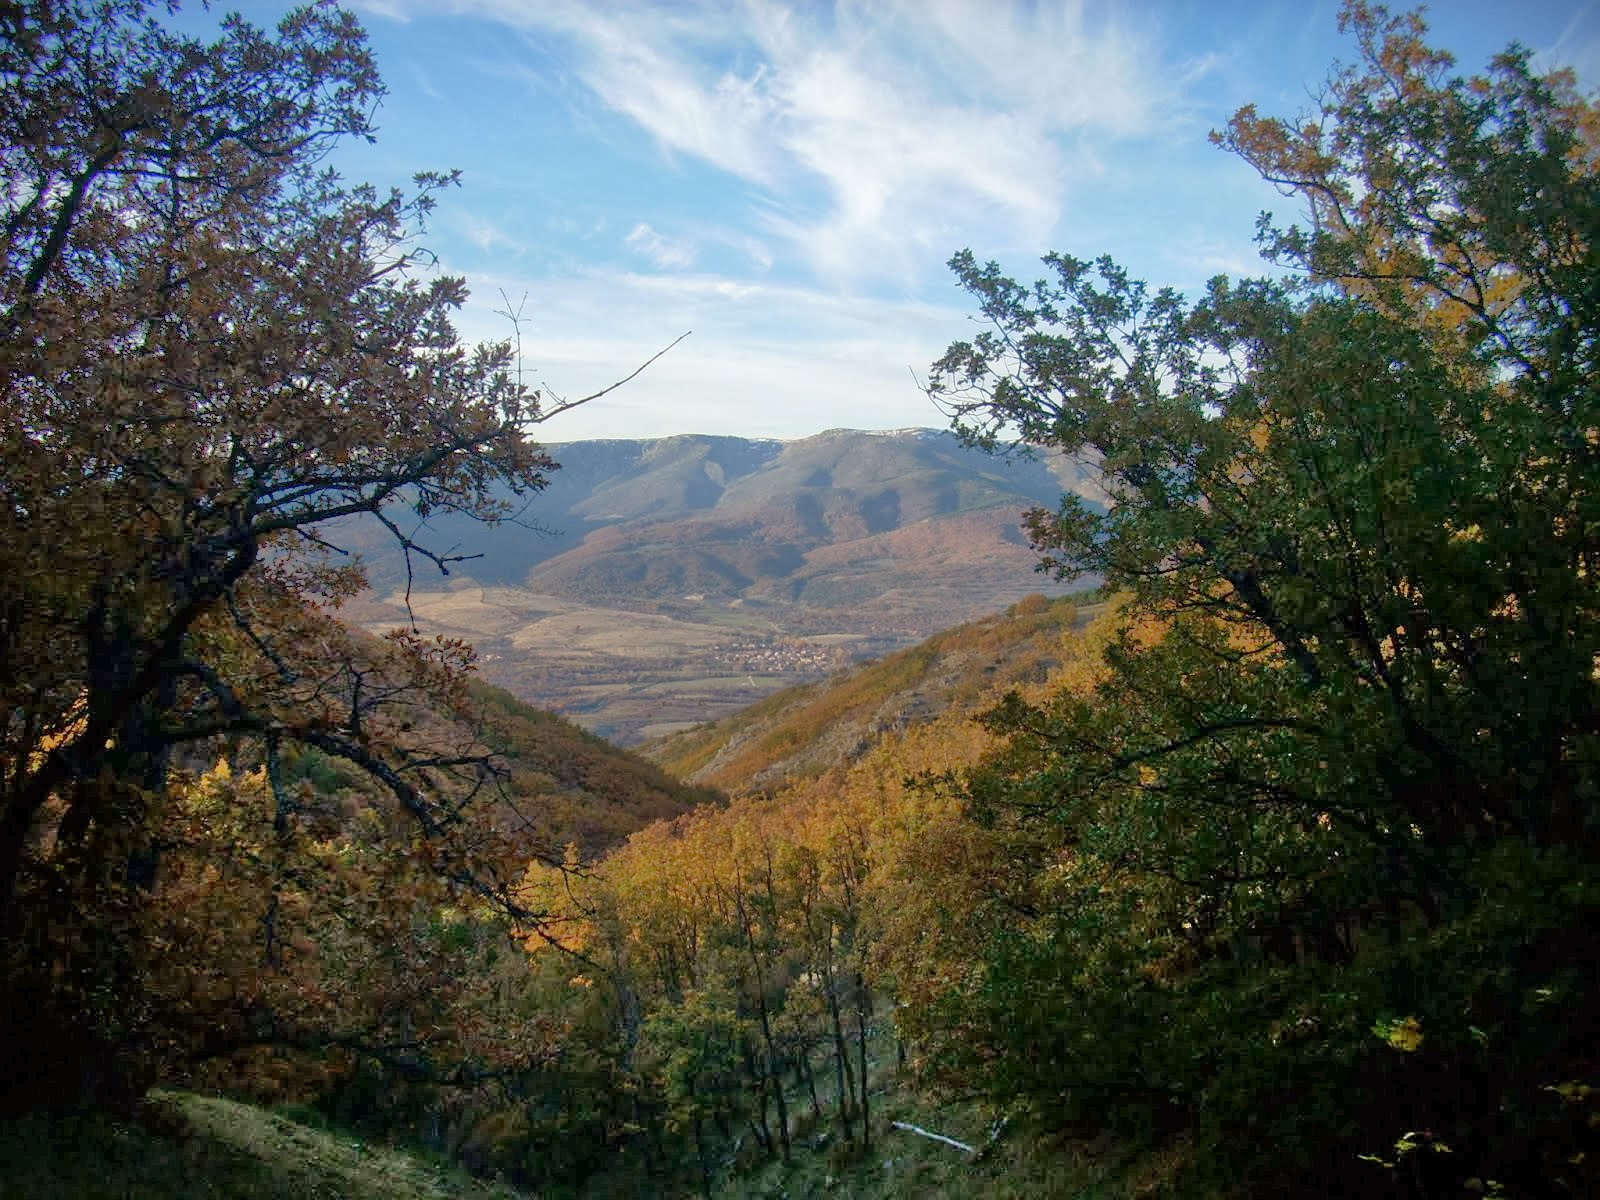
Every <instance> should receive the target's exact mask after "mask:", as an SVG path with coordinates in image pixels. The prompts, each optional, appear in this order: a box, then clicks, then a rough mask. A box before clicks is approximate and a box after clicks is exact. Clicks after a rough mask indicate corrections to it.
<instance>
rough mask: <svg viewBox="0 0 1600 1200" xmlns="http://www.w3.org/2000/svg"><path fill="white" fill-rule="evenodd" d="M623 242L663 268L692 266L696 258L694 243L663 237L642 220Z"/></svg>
mask: <svg viewBox="0 0 1600 1200" xmlns="http://www.w3.org/2000/svg"><path fill="white" fill-rule="evenodd" d="M622 244H623V245H625V246H627V247H628V249H629V250H632V251H633V252H634V253H635V254H637V255H640V256H641V257H643V258H646V259H648V260H649V261H650V262H652V263H654V264H655V265H656V266H658V267H660V268H662V269H663V270H666V269H669V268H673V267H687V266H691V265H692V264H693V263H694V260H695V254H696V249H695V246H694V243H692V242H685V241H676V240H674V239H672V238H666V237H662V236H661V234H659V233H657V232H656V231H655V230H654V229H652V228H651V227H650V226H649V225H648V224H646V223H644V222H642V221H641V222H640V223H639V224H637V225H635V226H634V227H633V228H632V229H631V230H630V231H629V232H628V236H627V237H625V238H623V239H622Z"/></svg>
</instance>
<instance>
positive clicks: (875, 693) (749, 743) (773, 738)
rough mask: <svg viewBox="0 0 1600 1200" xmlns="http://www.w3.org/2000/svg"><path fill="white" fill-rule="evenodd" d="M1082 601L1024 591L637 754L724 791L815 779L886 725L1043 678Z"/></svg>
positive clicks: (1086, 613)
mask: <svg viewBox="0 0 1600 1200" xmlns="http://www.w3.org/2000/svg"><path fill="white" fill-rule="evenodd" d="M1088 599H1089V597H1088V596H1087V595H1083V596H1068V597H1064V598H1062V599H1059V600H1053V601H1047V600H1045V599H1044V598H1043V597H1042V596H1035V597H1030V598H1029V599H1027V600H1024V601H1021V602H1019V603H1017V604H1014V605H1012V606H1011V608H1010V609H1008V610H1007V611H1006V612H1005V613H1003V614H1001V615H999V616H994V617H988V618H985V619H984V620H981V621H973V622H971V623H969V624H966V625H960V626H957V627H956V628H954V629H950V630H947V631H946V632H944V633H939V634H935V635H934V636H933V637H931V638H929V639H928V640H927V641H925V642H921V643H919V644H917V645H915V646H912V647H910V648H909V649H906V650H901V651H899V652H897V653H895V654H891V655H888V656H887V657H885V658H882V659H879V660H877V661H876V662H871V663H866V664H864V665H861V666H857V667H853V668H851V669H849V670H847V671H844V672H842V673H840V674H838V675H836V676H834V677H833V678H831V679H828V680H824V681H823V682H820V683H814V684H806V685H803V686H801V687H797V688H789V689H786V690H784V691H782V692H779V693H777V694H776V695H773V696H769V697H767V698H766V699H765V700H762V701H760V702H759V703H757V704H754V705H751V706H750V707H749V708H747V709H743V710H741V711H740V712H738V713H735V714H734V715H733V716H731V717H726V718H724V719H722V720H720V721H714V722H711V723H709V724H706V725H702V726H699V727H697V728H695V729H690V730H686V731H684V732H683V733H679V734H673V735H671V736H669V737H666V738H662V739H659V740H658V741H655V742H650V743H647V744H646V745H644V746H643V747H641V748H640V753H642V754H643V755H644V756H645V757H647V758H649V759H651V760H653V761H655V762H658V763H660V764H661V765H662V767H664V768H665V769H666V770H667V771H668V772H669V773H671V774H672V775H675V776H677V777H678V778H680V779H685V780H688V781H690V782H692V783H696V784H700V785H703V786H710V787H716V788H719V789H721V790H723V791H726V792H728V793H730V794H738V793H743V792H753V791H761V790H763V789H765V788H769V787H772V786H776V785H778V784H782V783H794V782H798V781H800V780H803V779H808V778H815V777H816V776H819V775H821V774H822V773H823V772H825V771H827V770H828V769H830V768H832V767H835V766H838V765H840V764H841V763H843V762H847V761H849V760H851V759H853V758H855V757H857V756H858V755H859V754H860V753H862V752H863V751H865V750H866V749H868V748H869V747H870V746H871V745H872V744H873V742H874V741H876V739H877V737H878V736H879V735H880V734H881V733H883V732H884V731H885V730H886V729H890V728H893V727H895V726H896V725H905V724H910V723H916V722H918V721H921V720H925V719H927V718H928V717H930V716H932V715H934V714H936V713H938V712H941V711H944V710H946V709H948V708H952V707H955V708H970V707H972V706H973V705H975V704H977V703H979V702H980V701H982V700H983V699H984V698H985V697H988V696H992V695H993V694H994V691H995V689H996V688H1003V687H1007V686H1013V685H1016V684H1020V683H1024V682H1034V681H1037V680H1040V679H1043V678H1044V677H1045V675H1046V674H1047V673H1048V672H1049V670H1050V668H1051V667H1053V666H1055V665H1056V662H1057V654H1058V652H1059V648H1060V646H1061V643H1062V636H1063V635H1064V634H1065V633H1066V632H1067V631H1068V630H1069V629H1073V628H1077V627H1080V626H1082V625H1083V624H1086V623H1087V622H1088V621H1089V620H1091V619H1092V618H1093V617H1094V616H1095V615H1096V614H1098V613H1099V612H1100V610H1101V608H1100V605H1098V604H1092V603H1086V601H1087V600H1088Z"/></svg>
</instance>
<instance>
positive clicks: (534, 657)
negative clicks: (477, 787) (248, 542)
mask: <svg viewBox="0 0 1600 1200" xmlns="http://www.w3.org/2000/svg"><path fill="white" fill-rule="evenodd" d="M549 450H550V452H551V454H552V456H553V457H555V458H556V459H557V461H558V462H559V463H560V468H559V469H558V470H556V471H553V472H552V473H551V475H550V482H549V484H548V486H547V487H546V488H544V489H543V490H542V491H540V492H539V493H537V494H535V495H533V496H531V497H529V498H527V500H526V502H525V503H523V504H521V505H520V512H518V513H517V514H516V515H514V516H513V517H512V518H511V519H510V520H507V521H504V522H502V523H500V524H499V525H496V526H491V527H483V526H481V525H479V524H478V523H475V522H471V521H468V520H466V519H465V518H459V517H452V516H448V515H446V516H440V517H436V518H434V519H432V520H430V521H429V522H427V523H426V524H425V525H424V526H423V527H421V529H420V530H419V531H418V533H417V535H416V536H417V538H418V540H419V541H421V542H423V543H424V544H427V545H429V546H430V548H432V547H442V548H444V549H446V550H447V552H448V553H450V554H451V555H454V556H459V557H460V558H461V559H462V561H460V562H458V563H456V564H454V565H453V567H452V570H451V573H450V574H449V575H439V574H432V573H425V572H422V571H420V570H419V571H415V572H413V573H411V574H409V575H408V572H407V568H406V564H405V562H404V560H403V558H402V557H401V556H400V555H399V554H398V553H397V552H396V549H395V547H394V544H393V540H392V538H391V537H390V536H389V535H388V533H387V531H386V530H384V529H383V528H382V526H381V525H380V524H379V522H377V521H376V520H375V519H366V520H364V521H363V520H354V521H350V522H347V523H345V524H344V525H343V526H341V527H339V528H338V529H336V530H334V531H333V533H332V538H331V540H334V541H336V542H337V543H338V544H340V545H343V546H347V547H349V548H351V549H354V550H356V551H358V552H360V553H361V554H362V556H363V560H364V561H365V563H366V565H367V568H368V573H369V579H370V582H371V585H372V586H371V588H370V590H369V592H368V593H367V594H366V595H365V596H364V597H362V598H360V599H359V600H358V601H356V602H354V603H352V604H351V606H350V609H349V612H350V617H351V619H352V620H353V621H354V622H355V623H357V624H359V625H362V626H363V627H365V628H367V629H372V630H377V629H381V628H386V627H389V626H392V625H394V624H396V623H407V622H412V621H414V622H415V623H416V624H417V626H418V628H420V629H422V630H423V631H424V632H429V633H435V632H437V633H444V634H447V635H450V636H459V637H464V638H466V639H467V640H469V641H471V642H472V643H473V644H474V645H476V646H477V647H478V648H479V650H480V651H482V652H483V667H484V674H485V676H486V677H487V678H488V679H490V680H491V681H492V682H494V683H496V684H498V685H500V686H502V687H505V688H507V689H508V690H509V691H511V692H512V693H514V694H516V695H518V696H519V697H521V698H522V699H524V700H526V701H528V702H530V703H533V704H536V705H540V706H543V707H549V708H553V709H555V710H557V711H559V712H562V713H564V714H566V715H568V716H570V717H572V718H574V719H576V720H578V721H579V722H581V723H582V724H584V725H585V726H587V727H588V728H591V729H593V730H595V731H596V732H598V733H601V734H602V735H605V736H608V737H612V738H614V739H616V740H619V741H621V742H622V743H623V744H629V743H632V742H636V741H641V740H643V739H644V738H646V737H649V736H655V735H658V734H661V733H665V732H670V731H671V729H673V728H682V727H685V726H687V725H691V724H695V723H698V722H699V721H703V720H706V719H710V718H712V717H716V716H720V715H723V714H725V713H727V712H731V711H733V710H735V709H737V708H739V707H742V706H743V705H744V704H747V703H750V702H751V701H753V700H757V699H760V697H761V696H762V695H765V694H767V693H768V692H770V691H772V690H774V689H776V688H778V687H782V686H788V685H790V684H794V683H798V682H803V681H805V680H806V679H814V678H819V677H821V676H822V675H824V674H826V673H828V672H829V671H831V670H834V669H837V667H839V666H841V665H843V664H844V663H845V662H849V661H853V660H859V659H862V658H867V657H876V656H878V655H881V654H884V653H888V652H891V651H893V650H896V649H899V648H901V647H903V646H907V645H910V644H912V643H914V642H916V641H919V640H921V639H922V638H925V637H927V636H929V635H930V634H932V633H935V632H937V631H939V630H941V629H946V628H949V627H950V626H953V625H957V624H960V623H962V622H963V621H970V620H974V619H976V618H978V617H981V616H984V615H987V614H990V613H993V612H995V611H997V610H999V609H1002V608H1004V607H1005V606H1006V605H1008V604H1012V603H1015V602H1016V601H1018V600H1020V599H1021V598H1022V597H1023V596H1025V595H1027V594H1029V593H1031V592H1039V591H1044V592H1047V593H1050V594H1060V593H1061V592H1064V591H1065V590H1066V589H1065V588H1064V587H1061V586H1060V585H1056V584H1054V583H1053V582H1052V581H1049V580H1047V579H1044V578H1041V577H1040V576H1039V575H1038V574H1037V573H1036V570H1035V566H1036V559H1035V556H1034V554H1033V551H1032V550H1031V549H1030V548H1029V545H1028V539H1027V537H1026V535H1025V534H1024V532H1023V530H1022V528H1021V514H1022V512H1023V511H1024V510H1025V509H1028V508H1034V507H1047V508H1054V507H1055V506H1056V505H1057V504H1058V503H1059V501H1060V498H1061V496H1062V494H1063V493H1064V492H1074V493H1076V494H1078V495H1080V496H1083V497H1085V498H1086V499H1088V500H1089V501H1090V502H1091V503H1098V502H1099V501H1100V496H1099V494H1098V492H1097V491H1096V487H1095V478H1096V477H1095V474H1094V472H1093V471H1092V470H1090V469H1088V468H1086V467H1084V466H1082V465H1081V464H1074V463H1070V462H1068V461H1067V460H1065V459H1061V458H1058V457H1057V458H1052V457H1047V456H1044V455H1035V454H1028V453H1019V454H1013V455H1009V456H995V455H990V454H988V453H985V452H984V451H982V450H979V449H976V448H973V447H970V446H967V445H965V444H963V443H962V442H961V441H960V439H959V438H957V437H956V436H955V435H954V434H952V433H949V432H946V431H941V430H934V429H913V430H885V431H871V432H867V431H858V430H843V429H836V430H827V431H824V432H822V433H819V434H813V435H811V436H809V437H804V438H794V439H788V440H780V439H774V438H739V437H734V436H731V435H705V434H681V435H677V436H674V437H669V438H637V439H630V438H613V439H604V440H596V441H577V442H567V443H554V444H552V445H551V446H550V447H549ZM408 529H409V527H408ZM412 565H413V566H417V565H419V564H416V563H413V564H412ZM421 565H426V564H421ZM408 591H409V599H408ZM647 618H648V619H647Z"/></svg>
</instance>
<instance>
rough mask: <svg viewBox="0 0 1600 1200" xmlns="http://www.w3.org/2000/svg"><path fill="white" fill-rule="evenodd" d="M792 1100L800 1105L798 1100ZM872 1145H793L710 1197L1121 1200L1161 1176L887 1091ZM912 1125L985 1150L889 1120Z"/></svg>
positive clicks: (1110, 1155)
mask: <svg viewBox="0 0 1600 1200" xmlns="http://www.w3.org/2000/svg"><path fill="white" fill-rule="evenodd" d="M797 1099H798V1098H797ZM872 1099H873V1104H874V1106H875V1109H876V1111H875V1112H874V1115H873V1120H872V1139H873V1140H872V1147H871V1149H870V1150H863V1149H861V1148H860V1146H859V1143H858V1144H857V1145H855V1146H849V1145H846V1144H844V1143H843V1142H842V1141H841V1140H840V1138H839V1136H838V1130H837V1129H836V1128H832V1127H830V1128H829V1130H828V1136H827V1137H825V1138H822V1139H819V1138H817V1137H815V1136H811V1137H807V1138H802V1139H797V1140H796V1143H795V1148H794V1154H793V1161H792V1162H791V1163H790V1164H789V1165H788V1166H787V1167H786V1166H784V1165H783V1164H782V1163H781V1162H778V1161H772V1162H767V1163H764V1164H762V1165H761V1166H760V1167H759V1168H757V1169H756V1170H754V1171H751V1172H749V1173H747V1174H743V1175H733V1176H729V1177H726V1178H724V1179H722V1180H721V1181H719V1184H718V1186H717V1187H715V1188H714V1189H713V1192H712V1195H713V1196H714V1197H715V1200H757V1198H758V1197H759V1198H763V1200H767V1198H771V1200H777V1198H778V1197H784V1198H786V1200H808V1198H812V1197H815V1198H817V1200H821V1198H823V1197H828V1198H833V1200H943V1198H948V1200H963V1198H965V1197H969V1196H982V1197H985V1198H992V1200H1052V1198H1055V1197H1060V1198H1062V1200H1066V1198H1068V1197H1071V1198H1074V1200H1127V1198H1129V1197H1135V1196H1140V1195H1151V1196H1153V1195H1159V1194H1160V1192H1159V1187H1158V1188H1157V1190H1155V1191H1151V1190H1149V1189H1148V1186H1147V1184H1148V1182H1149V1180H1148V1179H1147V1176H1149V1175H1151V1174H1152V1172H1154V1173H1155V1174H1158V1175H1159V1174H1161V1172H1160V1171H1159V1170H1156V1169H1155V1167H1154V1166H1153V1165H1152V1164H1151V1163H1150V1162H1149V1161H1147V1159H1148V1156H1139V1157H1137V1158H1130V1157H1128V1156H1126V1155H1125V1154H1122V1153H1120V1152H1119V1151H1118V1150H1117V1148H1116V1147H1114V1146H1112V1145H1110V1144H1109V1143H1105V1142H1095V1143H1085V1142H1072V1141H1061V1142H1054V1143H1052V1142H1047V1141H1043V1140H1041V1139H1039V1138H1037V1137H1034V1136H1032V1135H1028V1134H1021V1133H1019V1134H1016V1135H1015V1136H1010V1137H1007V1136H1001V1137H1000V1138H999V1139H998V1140H997V1141H995V1142H994V1143H993V1144H992V1145H990V1144H988V1140H989V1130H990V1128H991V1124H990V1119H989V1116H988V1114H987V1113H986V1112H985V1110H984V1108H983V1107H982V1106H981V1105H978V1104H974V1103H970V1102H968V1103H951V1102H941V1101H939V1100H937V1099H934V1098H932V1097H930V1096H927V1095H925V1094H920V1093H917V1092H915V1091H913V1090H911V1089H909V1088H904V1087H896V1086H894V1085H892V1084H890V1085H888V1086H886V1087H885V1088H884V1089H883V1090H882V1091H878V1092H876V1093H875V1094H874V1095H873V1098H872ZM894 1121H901V1122H904V1123H906V1124H911V1125H917V1126H920V1127H922V1128H924V1129H927V1130H930V1131H932V1132H935V1133H941V1134H944V1135H945V1136H947V1137H953V1138H955V1139H956V1140H958V1141H963V1142H966V1143H968V1144H969V1145H973V1146H978V1147H980V1148H981V1150H982V1152H981V1153H980V1154H978V1155H976V1156H973V1155H968V1154H966V1153H964V1152H963V1151H960V1150H958V1149H956V1148H954V1147H952V1146H947V1145H945V1144H943V1143H941V1142H936V1141H933V1140H931V1139H929V1138H925V1137H921V1136H919V1135H917V1134H915V1133H910V1132H907V1131H904V1130H898V1129H894V1128H893V1127H892V1124H891V1122H894Z"/></svg>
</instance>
